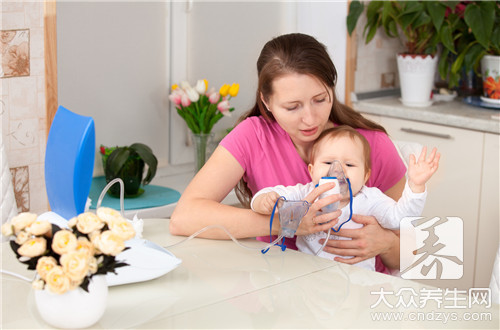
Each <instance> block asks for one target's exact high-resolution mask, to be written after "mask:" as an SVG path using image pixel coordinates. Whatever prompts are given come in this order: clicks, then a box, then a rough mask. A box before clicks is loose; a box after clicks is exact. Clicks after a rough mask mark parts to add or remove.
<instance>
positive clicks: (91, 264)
mask: <svg viewBox="0 0 500 330" xmlns="http://www.w3.org/2000/svg"><path fill="white" fill-rule="evenodd" d="M98 268H99V265H98V264H97V259H96V258H95V257H92V258H90V262H89V271H90V273H91V274H95V273H96V272H97V269H98Z"/></svg>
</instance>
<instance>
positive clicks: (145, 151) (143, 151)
mask: <svg viewBox="0 0 500 330" xmlns="http://www.w3.org/2000/svg"><path fill="white" fill-rule="evenodd" d="M130 149H132V150H134V151H135V152H137V154H138V155H139V157H141V158H142V160H143V161H144V163H146V164H147V165H148V173H147V174H146V177H145V178H144V180H142V183H143V184H145V185H146V184H149V183H150V182H151V180H152V179H153V178H154V176H155V175H156V168H157V166H158V159H157V158H156V156H155V155H154V154H153V151H152V150H151V148H149V147H148V146H147V145H145V144H142V143H134V144H132V145H131V146H130Z"/></svg>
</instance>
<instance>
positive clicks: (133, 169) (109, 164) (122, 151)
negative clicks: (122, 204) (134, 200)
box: [100, 143, 158, 197]
mask: <svg viewBox="0 0 500 330" xmlns="http://www.w3.org/2000/svg"><path fill="white" fill-rule="evenodd" d="M100 152H101V155H102V163H103V168H104V174H105V176H106V182H108V183H109V182H110V181H111V180H113V179H115V178H121V179H122V180H123V183H124V186H125V197H136V196H139V195H141V194H142V193H143V192H144V190H143V189H141V188H140V186H141V183H142V184H144V185H147V184H149V183H150V182H151V180H152V179H153V178H154V176H155V175H156V168H157V166H158V160H157V159H156V156H155V155H154V154H153V151H152V150H151V148H149V147H148V146H147V145H145V144H142V143H134V144H132V145H130V146H128V147H118V146H117V147H111V148H107V147H105V146H103V145H101V147H100ZM145 164H146V165H147V166H148V171H147V174H146V177H145V178H144V179H143V175H144V165H145ZM108 193H109V194H110V195H111V196H115V197H119V196H120V186H119V185H117V184H115V185H113V186H112V187H111V188H110V189H109V190H108Z"/></svg>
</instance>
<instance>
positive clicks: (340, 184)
mask: <svg viewBox="0 0 500 330" xmlns="http://www.w3.org/2000/svg"><path fill="white" fill-rule="evenodd" d="M328 182H335V187H333V188H332V189H330V190H328V191H326V192H324V193H322V194H321V195H320V196H319V197H318V198H319V199H321V198H325V197H327V196H330V195H335V194H340V195H341V196H342V198H341V199H342V200H343V199H345V198H349V212H350V213H349V218H348V219H347V220H345V221H344V222H342V223H340V224H339V223H337V224H336V225H335V226H333V227H332V228H331V230H328V233H327V236H326V239H325V242H324V243H323V245H322V246H321V248H320V249H319V250H318V251H317V252H316V255H318V254H319V253H320V252H321V251H323V248H324V247H325V245H326V243H327V242H328V239H329V238H330V233H331V231H332V230H333V231H334V232H338V231H339V230H340V228H342V226H343V225H344V224H345V223H346V222H348V221H350V220H351V218H352V189H351V181H349V179H348V178H346V176H345V174H344V170H343V168H342V164H341V163H340V162H339V161H338V160H334V161H333V162H332V164H331V165H330V168H329V169H328V173H327V175H326V176H324V177H321V179H320V180H319V183H318V185H317V186H319V185H322V184H325V183H328ZM339 203H340V201H337V202H335V203H332V204H328V205H326V206H324V207H323V208H322V209H321V213H331V212H334V211H336V210H337V209H338V207H339Z"/></svg>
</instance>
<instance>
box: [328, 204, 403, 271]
mask: <svg viewBox="0 0 500 330" xmlns="http://www.w3.org/2000/svg"><path fill="white" fill-rule="evenodd" d="M351 221H354V222H356V223H359V224H362V225H364V226H363V227H362V228H356V229H340V230H339V232H338V233H335V235H337V236H341V237H346V238H351V239H350V240H336V239H330V240H328V242H327V243H326V246H325V248H324V249H323V251H325V252H329V253H333V254H337V255H339V256H354V257H353V258H350V259H345V258H342V257H335V259H334V260H335V261H339V262H343V263H346V264H355V263H358V262H360V261H363V260H365V259H368V258H372V257H375V256H376V255H383V254H386V253H390V250H391V249H394V248H395V247H396V246H397V247H398V248H399V237H398V236H397V235H396V234H395V233H394V232H392V231H391V230H389V229H384V228H382V227H381V226H380V224H379V223H378V222H377V219H375V217H373V216H364V215H357V214H354V215H353V216H352V220H351ZM324 241H325V240H324V239H320V240H319V243H320V244H323V243H324ZM397 252H398V253H399V251H397ZM386 266H389V267H390V268H399V263H398V264H390V265H386Z"/></svg>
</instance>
